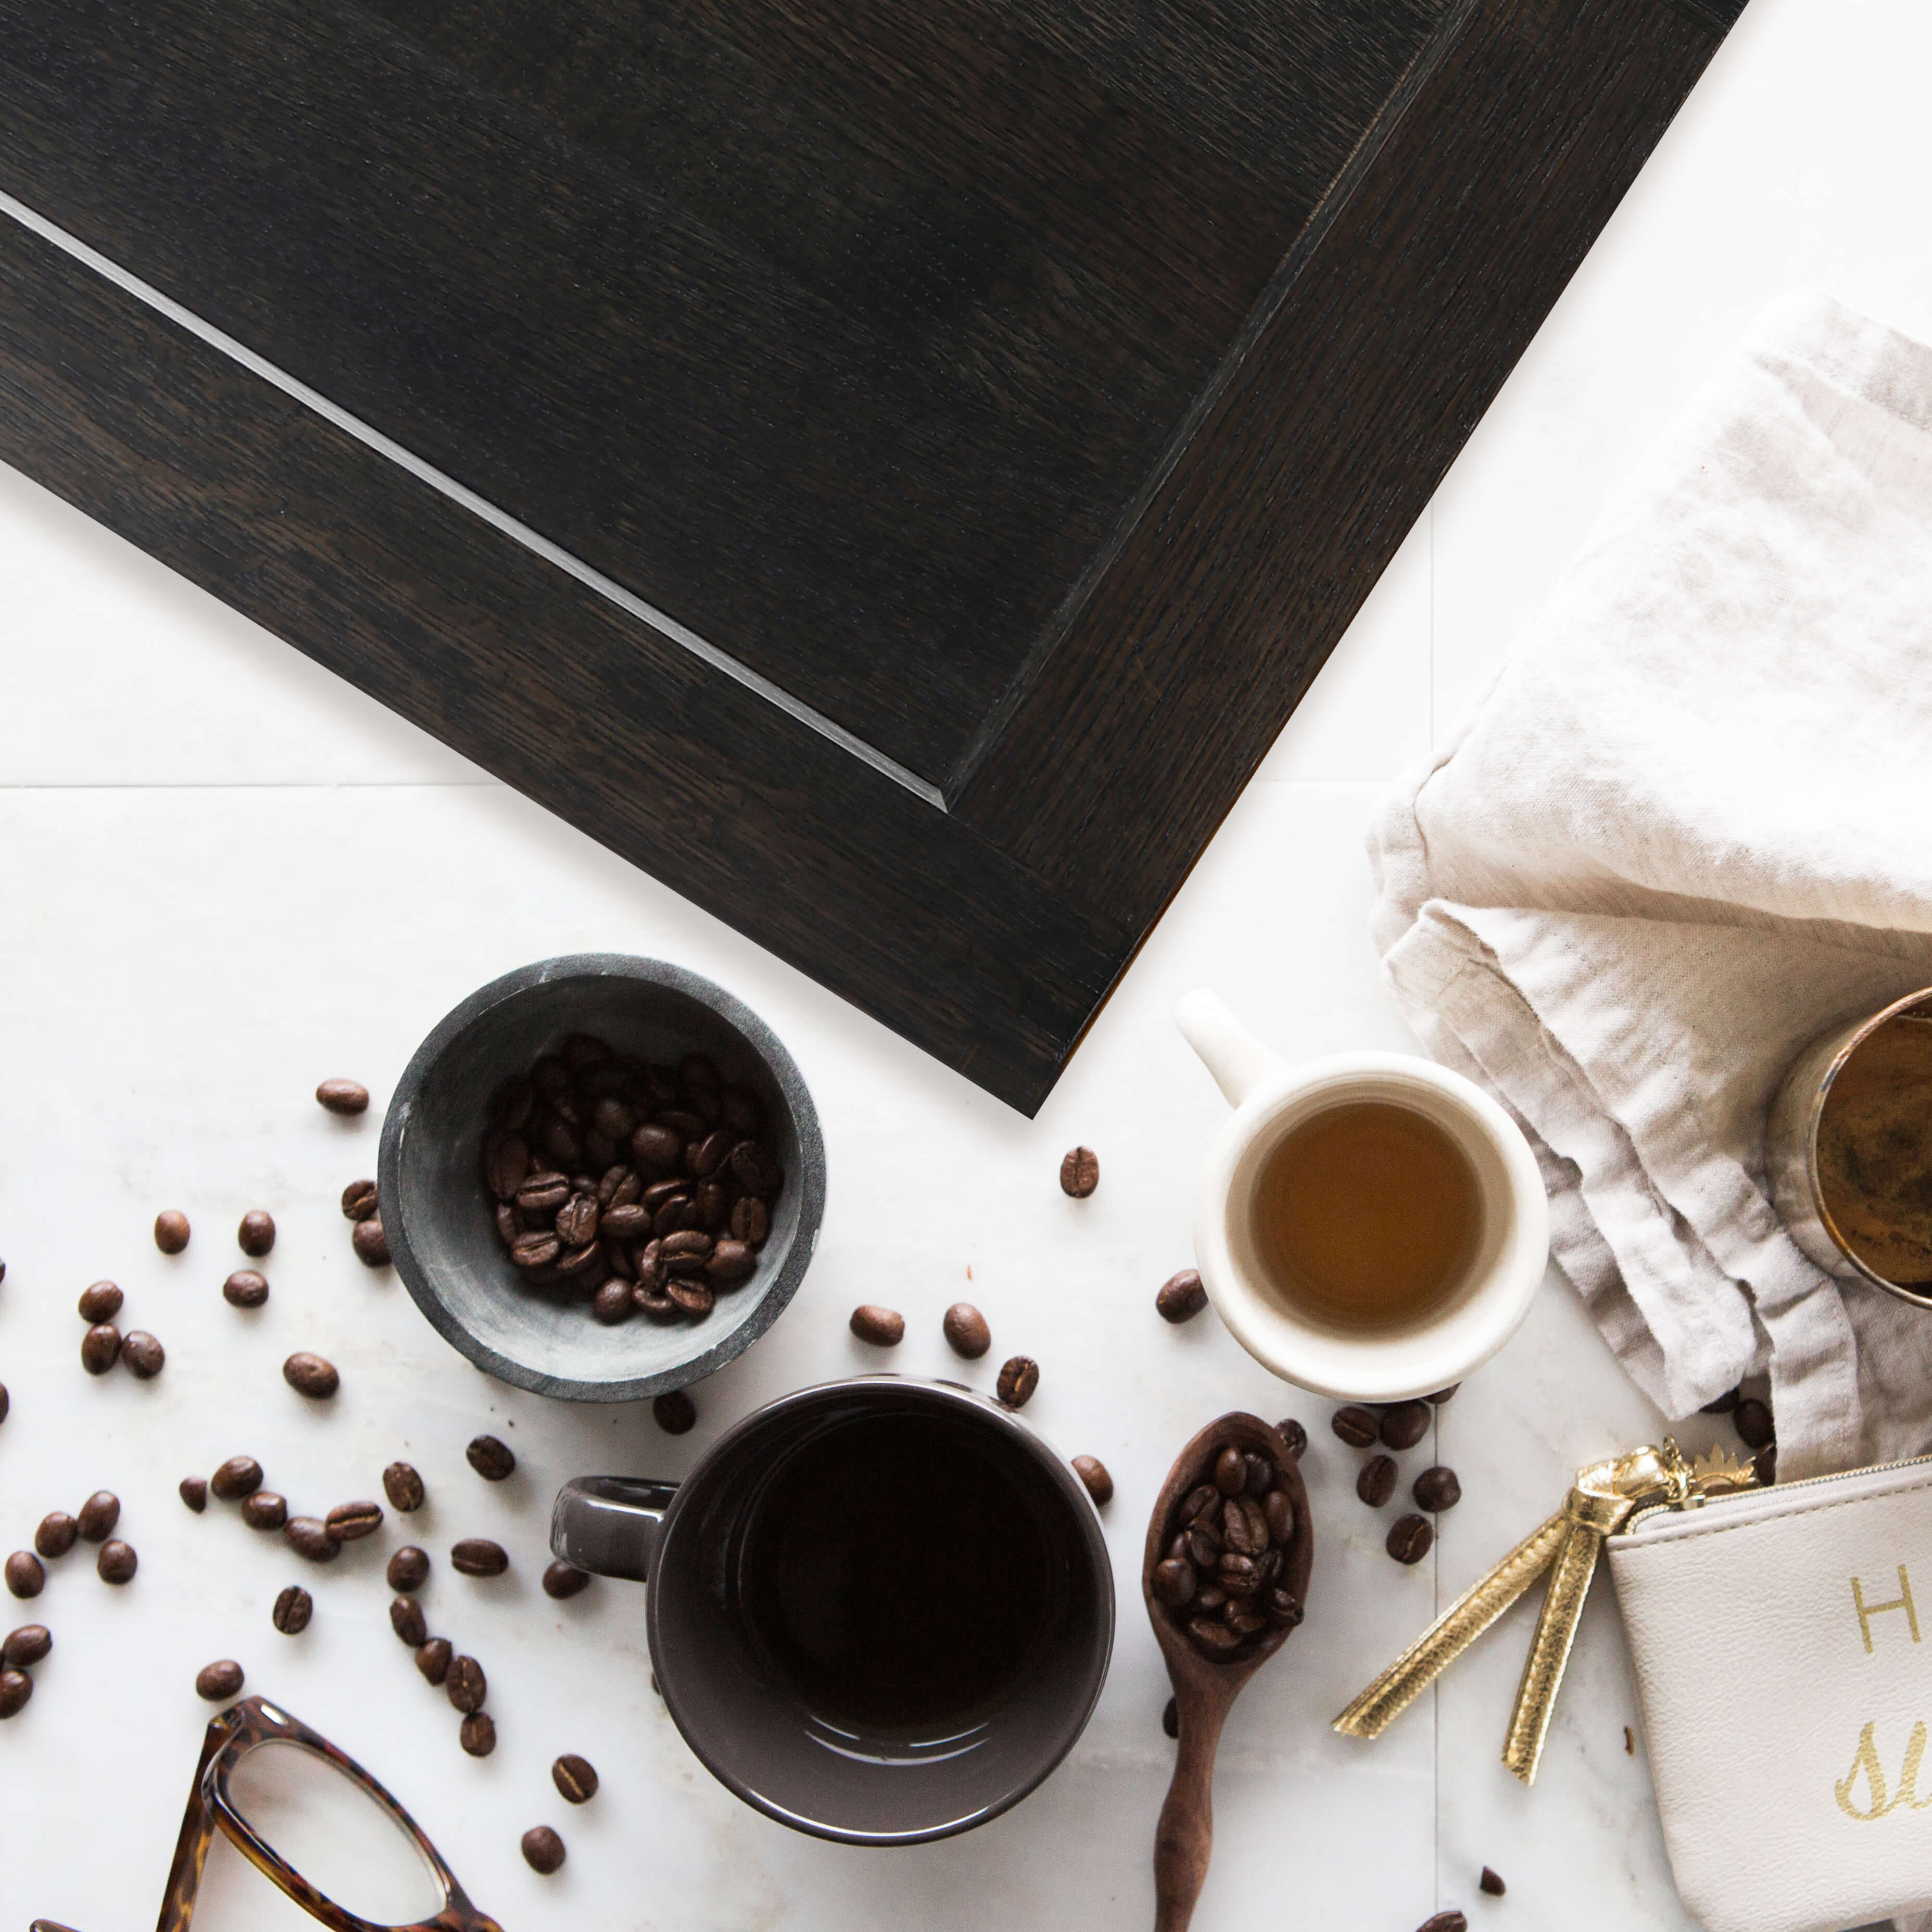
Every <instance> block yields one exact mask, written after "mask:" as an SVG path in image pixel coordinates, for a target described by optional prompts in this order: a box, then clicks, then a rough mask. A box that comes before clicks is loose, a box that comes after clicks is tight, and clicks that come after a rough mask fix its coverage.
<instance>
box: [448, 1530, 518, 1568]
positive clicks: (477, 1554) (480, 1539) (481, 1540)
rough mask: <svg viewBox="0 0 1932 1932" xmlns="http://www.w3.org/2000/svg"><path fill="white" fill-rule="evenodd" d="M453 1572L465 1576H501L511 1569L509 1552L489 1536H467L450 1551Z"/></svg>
mask: <svg viewBox="0 0 1932 1932" xmlns="http://www.w3.org/2000/svg"><path fill="white" fill-rule="evenodd" d="M449 1565H450V1568H452V1570H455V1571H458V1572H459V1573H460V1574H462V1575H463V1576H465V1577H500V1576H502V1574H503V1572H504V1571H505V1570H507V1569H508V1568H509V1567H510V1556H509V1552H508V1550H505V1548H504V1547H503V1546H502V1544H500V1543H492V1542H491V1541H490V1539H489V1538H487V1536H466V1537H465V1538H463V1540H462V1541H461V1542H460V1543H455V1544H451V1546H450V1550H449Z"/></svg>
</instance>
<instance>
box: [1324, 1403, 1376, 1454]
mask: <svg viewBox="0 0 1932 1932" xmlns="http://www.w3.org/2000/svg"><path fill="white" fill-rule="evenodd" d="M1329 1426H1330V1427H1331V1428H1332V1429H1333V1430H1334V1432H1335V1433H1336V1434H1337V1436H1340V1437H1341V1439H1342V1440H1343V1442H1346V1443H1347V1444H1348V1445H1349V1448H1351V1449H1366V1448H1367V1447H1368V1446H1369V1445H1370V1443H1372V1442H1374V1441H1375V1439H1376V1437H1377V1436H1379V1435H1380V1434H1381V1433H1382V1423H1381V1421H1379V1418H1377V1417H1376V1413H1375V1412H1374V1411H1373V1409H1360V1408H1358V1407H1356V1406H1355V1405H1354V1404H1351V1405H1350V1406H1349V1407H1348V1408H1346V1409H1337V1410H1336V1412H1335V1414H1334V1419H1333V1421H1331V1424H1330V1425H1329Z"/></svg>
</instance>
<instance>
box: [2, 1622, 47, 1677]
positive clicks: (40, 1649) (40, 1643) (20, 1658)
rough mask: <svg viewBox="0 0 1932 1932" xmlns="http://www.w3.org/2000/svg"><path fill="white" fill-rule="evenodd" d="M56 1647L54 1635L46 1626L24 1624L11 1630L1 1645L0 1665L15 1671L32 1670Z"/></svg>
mask: <svg viewBox="0 0 1932 1932" xmlns="http://www.w3.org/2000/svg"><path fill="white" fill-rule="evenodd" d="M53 1647H54V1640H53V1636H52V1632H51V1631H49V1630H48V1628H47V1627H46V1625H45V1624H23V1625H21V1626H20V1628H19V1629H18V1630H17V1631H8V1632H7V1638H6V1641H5V1643H0V1664H7V1665H9V1666H10V1667H12V1668H13V1670H31V1669H32V1668H33V1667H34V1665H35V1664H37V1663H39V1662H40V1660H41V1658H43V1657H45V1656H46V1654H47V1653H48V1652H49V1651H50V1650H52V1649H53Z"/></svg>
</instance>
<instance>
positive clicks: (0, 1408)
mask: <svg viewBox="0 0 1932 1932" xmlns="http://www.w3.org/2000/svg"><path fill="white" fill-rule="evenodd" d="M5 1268H6V1264H5V1262H0V1273H4V1272H5ZM12 1406H13V1397H11V1396H10V1395H9V1394H7V1385H6V1384H5V1382H0V1422H5V1421H6V1420H7V1410H8V1409H10V1408H12Z"/></svg>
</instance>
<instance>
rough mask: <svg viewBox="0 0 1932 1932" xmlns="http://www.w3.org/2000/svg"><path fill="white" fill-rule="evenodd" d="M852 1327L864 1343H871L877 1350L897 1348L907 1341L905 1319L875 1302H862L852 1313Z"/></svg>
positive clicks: (896, 1311) (894, 1310)
mask: <svg viewBox="0 0 1932 1932" xmlns="http://www.w3.org/2000/svg"><path fill="white" fill-rule="evenodd" d="M850 1328H851V1331H852V1332H853V1334H855V1335H856V1336H857V1337H858V1338H859V1340H860V1341H862V1342H869V1343H871V1345H872V1346H873V1347H874V1348H875V1349H896V1348H897V1347H898V1345H899V1344H900V1343H901V1342H902V1341H903V1340H904V1339H905V1317H904V1316H903V1315H901V1314H900V1313H898V1310H896V1309H892V1308H881V1307H879V1306H878V1305H877V1304H876V1303H874V1302H870V1301H867V1302H862V1303H861V1304H859V1307H856V1308H855V1309H853V1311H852V1319H851V1322H850Z"/></svg>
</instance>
